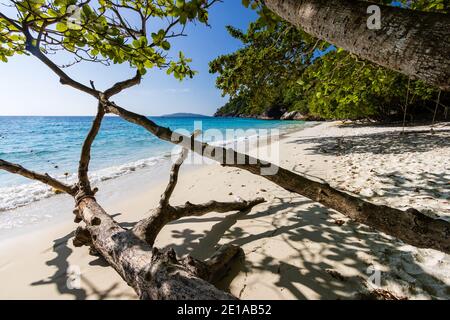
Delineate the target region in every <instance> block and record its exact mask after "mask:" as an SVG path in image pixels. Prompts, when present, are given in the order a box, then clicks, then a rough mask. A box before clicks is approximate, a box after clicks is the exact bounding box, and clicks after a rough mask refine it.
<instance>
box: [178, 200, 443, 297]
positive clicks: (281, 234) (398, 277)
mask: <svg viewBox="0 0 450 320" xmlns="http://www.w3.org/2000/svg"><path fill="white" fill-rule="evenodd" d="M335 214H336V213H334V212H332V211H329V210H327V209H326V208H324V207H323V206H321V205H319V204H315V203H313V202H311V201H310V200H308V199H305V198H302V197H285V198H277V199H275V201H273V202H272V203H270V204H268V205H267V208H266V209H265V210H263V211H260V212H257V213H255V214H248V215H247V214H243V213H235V214H230V215H228V216H225V217H222V216H217V217H213V218H211V217H207V218H204V219H203V218H189V219H184V220H180V221H178V222H176V224H177V225H179V226H180V229H179V230H174V231H173V237H176V238H182V239H183V240H184V241H183V243H182V244H181V245H178V246H171V247H174V248H175V250H176V251H177V253H178V254H182V255H183V254H191V255H192V256H194V257H196V258H200V259H204V258H207V257H208V256H210V255H211V254H212V253H213V252H214V251H215V250H216V249H217V247H218V244H219V242H221V243H230V244H235V245H239V246H241V247H242V248H243V249H244V251H245V256H246V257H247V259H245V258H244V259H239V260H238V261H237V262H236V264H235V265H234V266H233V267H232V268H231V270H230V272H229V273H228V274H227V275H226V276H225V277H224V278H223V279H222V280H221V281H220V282H218V283H217V285H218V287H220V288H221V289H224V290H228V289H229V288H230V284H231V283H232V282H233V280H234V278H235V277H236V276H237V275H238V274H240V273H241V275H243V277H244V280H243V282H244V285H243V287H242V288H241V292H239V293H238V295H239V296H240V297H243V298H245V292H244V291H245V289H246V287H248V286H251V285H255V284H256V285H259V286H264V287H265V290H270V291H273V294H274V295H275V296H278V297H279V298H283V296H282V292H283V291H285V290H287V291H288V292H289V293H290V296H291V297H294V298H296V299H306V298H307V297H308V296H311V292H312V293H313V295H314V296H316V297H318V298H319V299H352V298H356V297H357V296H358V294H363V293H366V292H367V288H368V278H369V276H370V274H368V270H370V269H368V268H370V267H371V266H372V267H375V268H379V269H380V270H382V272H381V283H380V284H381V286H383V285H385V284H387V283H391V282H392V281H394V282H395V283H396V284H398V285H399V286H401V287H402V288H403V289H402V291H401V292H400V293H397V294H398V295H400V296H401V295H402V294H405V295H417V294H421V295H422V296H425V297H430V298H437V297H439V298H443V297H447V298H448V297H450V290H449V289H448V286H447V284H445V283H443V282H442V281H441V280H439V279H437V278H435V277H434V276H433V275H431V274H428V273H427V272H426V271H425V270H423V269H422V268H421V266H419V265H417V264H416V260H415V257H414V256H413V254H417V253H413V252H409V251H405V250H400V249H399V248H400V247H401V246H402V245H403V244H402V243H401V242H400V241H397V240H395V239H393V238H391V237H388V236H385V235H383V234H381V233H379V232H377V231H375V230H373V229H372V228H370V227H367V226H364V225H361V224H357V223H354V222H352V221H350V220H346V221H344V222H343V223H344V224H343V225H340V224H341V223H342V221H340V222H339V225H338V224H337V221H336V218H335V217H334V215H335ZM250 219H255V220H257V221H258V222H259V223H261V222H263V223H265V227H264V228H262V230H263V231H260V232H255V230H257V228H256V229H255V228H254V229H251V231H248V228H245V227H244V226H243V225H245V223H243V222H245V220H250ZM214 221H217V223H216V224H214V226H213V227H212V228H211V229H210V230H209V231H207V232H206V234H205V233H203V232H196V231H194V230H192V229H190V228H184V229H181V228H182V227H183V223H186V222H188V223H189V224H192V223H197V222H198V223H201V222H214ZM274 245H281V246H280V248H279V249H274V248H273V246H274ZM270 248H271V249H270ZM266 249H267V250H266ZM278 250H279V251H278ZM283 252H289V254H288V255H287V256H286V254H283ZM286 258H288V260H286ZM337 269H340V270H350V271H351V272H350V273H349V274H342V273H341V272H340V271H337ZM252 273H253V277H251V275H252ZM259 273H261V274H262V273H270V274H272V276H271V277H269V278H267V279H268V280H267V281H268V282H267V283H260V281H262V280H259V279H258V276H257V274H259ZM274 279H276V280H274ZM252 281H253V282H252ZM255 281H256V282H255ZM234 293H235V294H236V292H234ZM308 293H309V295H308ZM249 297H251V296H249Z"/></svg>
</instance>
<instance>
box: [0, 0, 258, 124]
mask: <svg viewBox="0 0 450 320" xmlns="http://www.w3.org/2000/svg"><path fill="white" fill-rule="evenodd" d="M255 18H256V13H255V12H253V11H252V10H250V9H246V8H244V7H243V6H242V5H241V0H224V1H223V2H222V3H218V4H216V5H214V6H213V8H212V9H211V11H210V21H209V22H210V25H211V27H206V26H204V25H201V24H198V25H191V26H190V27H189V28H188V29H187V33H188V36H187V37H181V38H178V39H176V40H174V41H173V42H172V50H171V51H172V52H173V53H174V54H175V53H176V52H178V51H179V50H182V51H183V52H184V53H185V55H186V56H187V57H190V58H192V59H193V61H192V64H191V66H192V68H193V69H194V70H196V71H198V72H199V73H198V74H197V75H196V76H195V77H194V79H187V80H184V81H182V82H179V81H178V80H176V79H174V78H173V77H171V76H167V75H166V73H165V71H159V70H156V69H154V70H151V71H149V72H148V73H147V74H146V75H145V77H144V79H143V81H142V83H141V85H139V86H137V87H134V88H132V89H129V90H127V91H126V92H125V93H123V94H120V95H118V96H116V97H115V98H114V100H115V101H116V102H118V103H119V104H120V105H123V106H124V107H126V108H128V109H130V110H132V111H135V112H139V113H142V114H145V115H162V114H167V113H174V112H192V113H202V114H207V115H211V114H213V113H214V112H215V110H216V109H217V108H218V107H220V106H222V105H223V104H224V103H225V102H226V100H227V99H226V98H223V97H221V92H220V91H219V90H218V89H216V88H215V75H212V74H209V73H208V62H209V61H211V60H212V59H214V58H215V57H217V56H218V55H221V54H225V53H230V52H233V51H235V50H236V49H237V48H239V46H240V42H239V41H237V40H235V39H233V38H231V36H229V35H228V33H227V31H226V30H225V26H226V25H233V26H235V27H239V28H243V29H245V28H246V27H247V25H248V23H249V22H250V21H253V20H255ZM66 71H67V72H68V73H69V74H70V75H71V76H72V77H73V78H75V79H76V80H78V81H82V82H83V83H85V84H89V80H94V81H95V84H96V87H97V88H98V89H100V88H106V87H108V86H110V85H111V84H113V83H115V82H116V81H119V80H123V79H124V78H127V77H130V76H132V75H133V71H132V70H130V69H129V67H128V66H126V65H121V66H117V65H112V66H110V67H105V66H102V65H100V64H93V63H82V64H78V65H75V66H74V67H71V68H69V69H66ZM0 97H1V98H0V99H1V102H0V115H58V116H64V115H93V114H94V113H95V110H96V103H95V100H94V99H93V98H91V97H89V96H87V95H86V94H84V93H82V92H77V90H75V89H73V88H70V87H67V86H62V85H60V84H59V81H58V78H57V77H56V76H55V75H53V74H52V72H51V71H50V70H49V69H48V68H47V67H46V66H44V65H43V64H42V63H41V62H40V61H38V60H37V59H36V58H34V57H31V56H30V57H26V56H16V57H13V58H11V59H10V61H9V62H8V63H2V62H0Z"/></svg>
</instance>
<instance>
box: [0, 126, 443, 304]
mask: <svg viewBox="0 0 450 320" xmlns="http://www.w3.org/2000/svg"><path fill="white" fill-rule="evenodd" d="M338 124H339V123H338V122H325V123H320V124H318V125H315V126H313V127H309V128H306V129H303V130H297V131H292V132H289V133H286V134H284V135H283V136H282V137H281V138H280V152H281V153H280V166H282V167H285V168H289V169H292V170H294V171H297V172H299V173H302V174H305V175H309V176H314V177H319V178H320V179H324V180H326V181H329V182H330V184H332V185H333V186H341V185H342V184H343V183H344V184H345V186H344V185H342V188H343V189H345V188H348V190H347V191H352V192H355V193H356V191H358V190H356V189H353V190H350V189H351V187H355V186H357V188H360V189H361V190H359V194H360V196H362V197H365V198H367V199H370V201H374V202H379V203H385V204H388V205H391V206H395V207H399V208H401V209H404V207H402V206H404V204H408V206H413V207H418V208H419V209H427V208H428V209H429V210H431V211H433V210H434V211H436V209H439V210H438V213H439V214H440V215H441V216H442V217H444V218H447V217H450V206H448V200H447V198H446V197H447V196H450V187H448V186H446V185H444V184H438V185H437V189H439V190H438V191H439V194H437V193H436V194H434V193H433V192H434V191H433V190H431V187H429V186H428V182H429V181H430V180H431V179H436V181H438V182H439V180H438V178H439V177H442V178H443V179H444V180H445V179H446V178H447V177H448V178H450V160H449V159H450V145H449V144H450V143H449V142H446V141H447V140H449V139H448V137H449V133H448V132H447V131H445V132H443V133H441V132H439V133H437V134H435V135H430V134H425V135H424V136H423V137H422V136H418V137H414V135H406V136H405V137H403V138H402V139H400V138H399V135H398V134H397V133H398V131H399V130H401V128H400V129H399V128H396V129H392V128H381V127H367V126H365V127H346V126H338ZM415 129H417V128H415ZM409 136H411V137H409ZM419 138H420V139H419ZM367 139H372V140H371V141H372V143H371V144H370V145H369V146H370V148H363V146H364V144H367V141H368V140H367ZM396 148H397V149H401V148H403V149H404V150H403V152H402V154H403V155H404V159H403V160H401V161H403V162H404V163H402V164H401V165H399V164H398V163H393V160H392V159H394V158H398V155H399V151H400V150H397V149H396ZM394 156H395V157H394ZM445 159H447V160H445ZM440 162H442V163H440ZM374 167H376V168H379V169H382V170H378V171H377V172H376V173H374V172H371V169H373V168H374ZM408 167H410V168H408ZM391 169H396V170H397V171H398V172H397V175H398V176H399V177H402V176H404V177H405V178H407V179H413V181H414V184H415V185H418V186H420V187H421V188H423V190H420V192H419V194H417V193H414V192H411V190H410V187H409V185H408V182H407V181H408V180H405V181H406V182H405V181H403V184H399V182H398V181H397V180H396V179H395V176H394V177H389V175H391V174H392V172H391ZM349 170H350V171H349ZM410 171H411V172H410ZM414 171H417V172H418V173H415V172H414ZM419 171H420V172H425V173H429V174H428V175H424V176H420V174H419V173H420V172H419ZM378 174H380V175H382V176H378ZM430 174H433V175H430ZM167 175H168V169H167ZM410 175H411V176H410ZM132 176H134V177H133V179H131V177H132ZM136 177H138V175H134V174H130V175H127V176H125V178H124V177H121V178H118V179H114V180H113V182H114V183H113V185H111V186H110V191H108V190H109V189H108V188H102V189H101V191H100V193H99V197H98V200H99V203H100V204H101V205H102V206H104V208H105V209H106V210H107V212H109V213H110V214H112V215H114V219H116V220H117V221H118V222H121V223H124V226H130V223H131V222H133V221H136V220H138V219H139V218H142V217H143V216H144V215H145V213H146V211H148V210H149V209H151V208H152V207H154V206H155V205H156V204H157V201H158V200H159V196H160V194H161V193H162V191H163V190H164V188H165V184H166V181H165V180H166V179H167V178H168V176H166V175H165V174H162V175H160V177H161V179H160V180H159V181H154V180H151V181H146V178H147V177H146V176H142V177H141V182H145V184H141V185H139V183H138V182H136V181H134V182H133V181H132V180H134V179H136ZM385 177H388V178H389V179H388V180H385V179H384V178H385ZM122 178H123V179H122ZM377 179H378V180H377ZM179 180H180V181H179V185H178V186H177V189H176V190H175V193H174V198H173V200H172V201H173V204H180V203H184V202H185V201H187V200H189V201H191V202H195V203H200V202H205V201H208V200H211V199H215V200H231V199H233V198H235V197H238V196H239V197H241V198H243V199H250V198H254V197H258V196H263V197H265V198H266V201H267V202H266V203H264V204H261V205H259V206H257V207H255V208H254V209H253V210H252V211H251V212H250V213H248V214H247V215H245V214H242V213H230V214H225V215H224V214H216V213H211V214H208V215H206V216H204V217H198V218H197V217H193V218H185V219H182V220H180V221H175V222H174V223H172V224H170V225H168V226H166V227H165V228H164V229H163V231H162V232H161V234H160V236H159V238H158V239H157V242H156V246H157V247H159V248H164V247H168V246H171V247H173V248H174V249H175V251H176V252H177V254H178V255H184V254H187V253H189V254H192V255H193V256H194V257H197V258H200V259H204V258H206V257H207V256H208V255H209V254H210V253H212V252H213V251H214V249H215V247H216V246H217V245H219V244H223V243H233V244H236V245H240V246H241V247H242V248H243V250H244V252H245V260H244V261H241V263H237V265H236V266H235V267H234V268H233V269H232V270H231V271H230V273H229V274H228V276H227V277H225V278H224V279H222V281H221V282H220V283H219V287H221V288H224V289H229V290H230V291H231V292H232V293H233V294H234V295H236V296H238V297H240V298H241V299H336V298H340V299H352V298H354V297H355V294H357V293H362V292H365V291H367V290H368V288H369V289H370V284H369V283H368V273H367V270H368V268H369V267H371V266H373V267H375V268H376V270H379V271H380V272H381V280H382V283H381V288H383V289H385V290H388V291H390V292H392V293H393V294H395V295H397V296H398V297H402V296H406V297H408V298H410V299H420V298H423V299H431V298H441V299H444V298H447V299H448V298H449V297H450V290H449V289H448V288H449V286H450V258H449V256H448V255H443V254H441V253H439V252H437V251H434V250H428V249H417V248H414V247H411V246H408V245H405V244H402V243H400V242H399V241H397V240H396V239H393V238H392V237H389V236H387V235H385V234H382V233H380V232H377V231H375V230H373V229H371V228H369V227H366V226H364V225H360V224H356V223H353V222H352V221H349V219H347V218H346V217H345V216H343V215H341V214H339V213H337V212H334V211H332V210H328V209H326V208H325V207H323V206H321V205H319V204H317V203H314V202H312V201H311V200H309V199H306V198H304V197H301V196H298V195H296V194H292V193H289V192H287V191H286V190H283V189H281V188H279V187H277V186H275V185H273V184H271V183H269V182H268V181H266V180H265V179H264V178H262V177H258V176H254V175H251V174H249V173H247V172H245V171H242V170H239V169H235V168H226V167H221V166H219V165H205V166H201V167H196V168H195V167H194V168H192V167H191V166H190V165H186V166H183V167H182V169H181V173H180V178H179ZM215 181H217V182H218V183H215ZM396 184H399V186H397V185H396ZM366 188H372V189H373V190H372V191H374V192H379V191H380V190H384V191H388V192H385V194H384V195H383V196H380V195H378V194H377V195H372V196H370V195H369V194H365V195H364V192H362V193H363V194H361V191H363V190H365V189H366ZM402 188H405V189H406V191H407V192H405V193H402V192H401V190H402ZM121 191H125V192H124V193H123V194H120V192H121ZM413 191H414V190H413ZM421 196H422V198H421ZM58 197H59V196H58ZM108 197H109V200H108ZM449 199H450V198H449ZM69 200H70V199H69ZM43 201H44V200H43ZM70 201H71V200H70ZM446 202H447V203H446ZM53 210H56V211H64V212H63V213H62V214H61V223H57V224H55V225H52V226H47V227H45V228H43V229H41V230H39V228H38V230H35V231H34V232H26V233H24V234H21V235H18V236H17V237H14V239H8V240H2V241H1V244H0V250H1V251H0V252H2V253H1V259H0V281H2V283H3V285H4V287H5V288H6V287H7V288H9V290H10V291H9V292H1V293H0V298H4V299H14V298H25V299H31V298H45V299H101V298H107V299H114V298H119V299H134V298H135V295H134V293H133V291H132V290H131V288H129V287H127V285H126V284H125V283H124V282H123V280H122V279H120V277H119V276H118V275H117V274H116V273H115V271H114V270H112V268H110V267H108V266H107V265H105V263H104V262H103V261H102V260H101V259H99V258H97V257H91V256H89V255H88V252H87V251H88V250H87V248H85V247H83V248H74V247H73V246H72V244H71V235H72V233H73V231H74V229H75V228H76V225H75V224H74V223H73V222H72V218H73V217H72V214H71V210H70V211H69V212H66V211H65V210H66V209H64V206H60V207H59V208H57V207H53ZM119 213H120V214H119ZM63 220H64V221H63ZM30 266H33V267H32V268H31V267H30ZM70 266H77V267H79V269H80V271H81V275H82V277H81V285H82V286H81V288H80V289H76V290H70V289H68V288H67V286H66V280H67V275H66V272H67V269H68V268H69V267H70Z"/></svg>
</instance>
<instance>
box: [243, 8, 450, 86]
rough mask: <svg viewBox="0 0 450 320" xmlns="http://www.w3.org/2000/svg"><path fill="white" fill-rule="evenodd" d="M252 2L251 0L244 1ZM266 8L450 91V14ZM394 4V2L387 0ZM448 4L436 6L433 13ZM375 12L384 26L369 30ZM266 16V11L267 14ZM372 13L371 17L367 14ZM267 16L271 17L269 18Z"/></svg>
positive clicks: (406, 10) (363, 55)
mask: <svg viewBox="0 0 450 320" xmlns="http://www.w3.org/2000/svg"><path fill="white" fill-rule="evenodd" d="M245 2H246V3H250V2H252V1H248V0H247V1H245ZM256 2H260V3H263V4H264V5H265V6H266V7H267V8H268V9H270V10H271V11H272V12H274V13H275V14H277V15H278V16H280V17H282V18H283V19H285V20H287V21H288V22H290V23H292V24H293V25H295V26H297V27H300V28H302V29H303V30H304V31H305V32H307V33H309V34H311V35H312V36H315V37H317V38H319V39H322V40H325V41H327V42H329V43H331V44H333V45H335V46H336V47H339V48H343V49H344V50H346V51H348V52H350V53H354V54H355V55H357V56H358V57H360V58H362V59H366V60H369V61H371V62H374V63H376V64H378V65H381V66H384V67H386V68H388V69H390V70H395V71H399V72H401V73H403V74H405V75H407V76H409V77H411V78H413V79H421V80H423V81H425V82H427V83H428V84H431V85H434V86H436V87H439V88H440V89H442V90H450V41H448V39H450V28H449V25H450V16H449V15H448V14H444V13H440V12H434V11H427V12H420V11H417V10H414V9H415V5H419V6H420V5H422V6H423V4H424V3H425V1H415V2H412V4H410V5H409V8H408V7H405V6H403V7H400V6H391V5H383V4H379V3H377V4H376V7H373V6H372V5H374V4H375V3H370V2H366V1H353V0H336V1H327V0H263V1H259V0H256ZM383 2H385V3H391V2H392V1H383ZM445 6H447V7H448V4H446V5H445V4H444V1H437V2H434V1H433V3H432V4H431V5H430V6H429V8H430V9H442V8H443V7H445ZM371 10H375V11H373V12H376V13H377V14H378V13H379V17H380V25H379V27H378V26H375V27H374V28H372V27H370V28H369V27H368V23H367V22H368V20H369V17H370V15H369V14H371V13H372V11H371ZM263 12H264V13H265V11H263ZM368 13H369V14H368ZM265 15H266V16H267V14H265Z"/></svg>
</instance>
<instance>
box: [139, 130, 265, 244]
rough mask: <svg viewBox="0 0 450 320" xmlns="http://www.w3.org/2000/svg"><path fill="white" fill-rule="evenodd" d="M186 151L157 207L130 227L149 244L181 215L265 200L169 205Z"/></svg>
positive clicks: (247, 205)
mask: <svg viewBox="0 0 450 320" xmlns="http://www.w3.org/2000/svg"><path fill="white" fill-rule="evenodd" d="M199 134H200V131H196V132H194V133H193V134H192V135H191V137H190V138H187V139H188V141H189V142H191V143H193V142H194V141H195V140H194V139H195V137H196V136H197V135H199ZM188 153H189V149H187V148H183V149H182V151H181V153H180V155H179V157H178V158H177V160H176V161H175V163H174V164H173V165H172V169H171V171H170V179H169V183H168V184H167V187H166V190H165V191H164V193H163V194H162V196H161V200H160V202H159V206H158V208H156V209H154V210H152V211H151V214H150V216H149V217H148V218H145V219H142V220H141V221H139V222H138V223H137V224H136V225H135V226H134V228H133V229H132V230H133V233H134V234H135V235H136V236H137V237H138V238H140V239H142V240H144V241H146V242H147V243H148V244H149V245H151V246H153V244H154V242H155V239H156V237H157V236H158V234H159V232H160V231H161V229H162V228H163V227H164V226H165V225H166V224H168V223H170V222H172V221H175V220H178V219H181V218H183V217H189V216H202V215H205V214H207V213H210V212H217V213H224V212H229V211H244V210H249V209H251V208H253V207H254V206H256V205H258V204H260V203H262V202H264V201H265V200H264V199H263V198H257V199H254V200H251V201H244V200H238V201H233V202H218V201H213V200H211V201H209V202H207V203H203V204H192V203H190V202H186V204H184V205H182V206H171V205H170V204H169V200H170V197H171V195H172V193H173V191H174V190H175V187H176V185H177V182H178V173H179V171H180V167H181V165H182V164H183V162H184V160H186V157H187V155H188Z"/></svg>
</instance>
